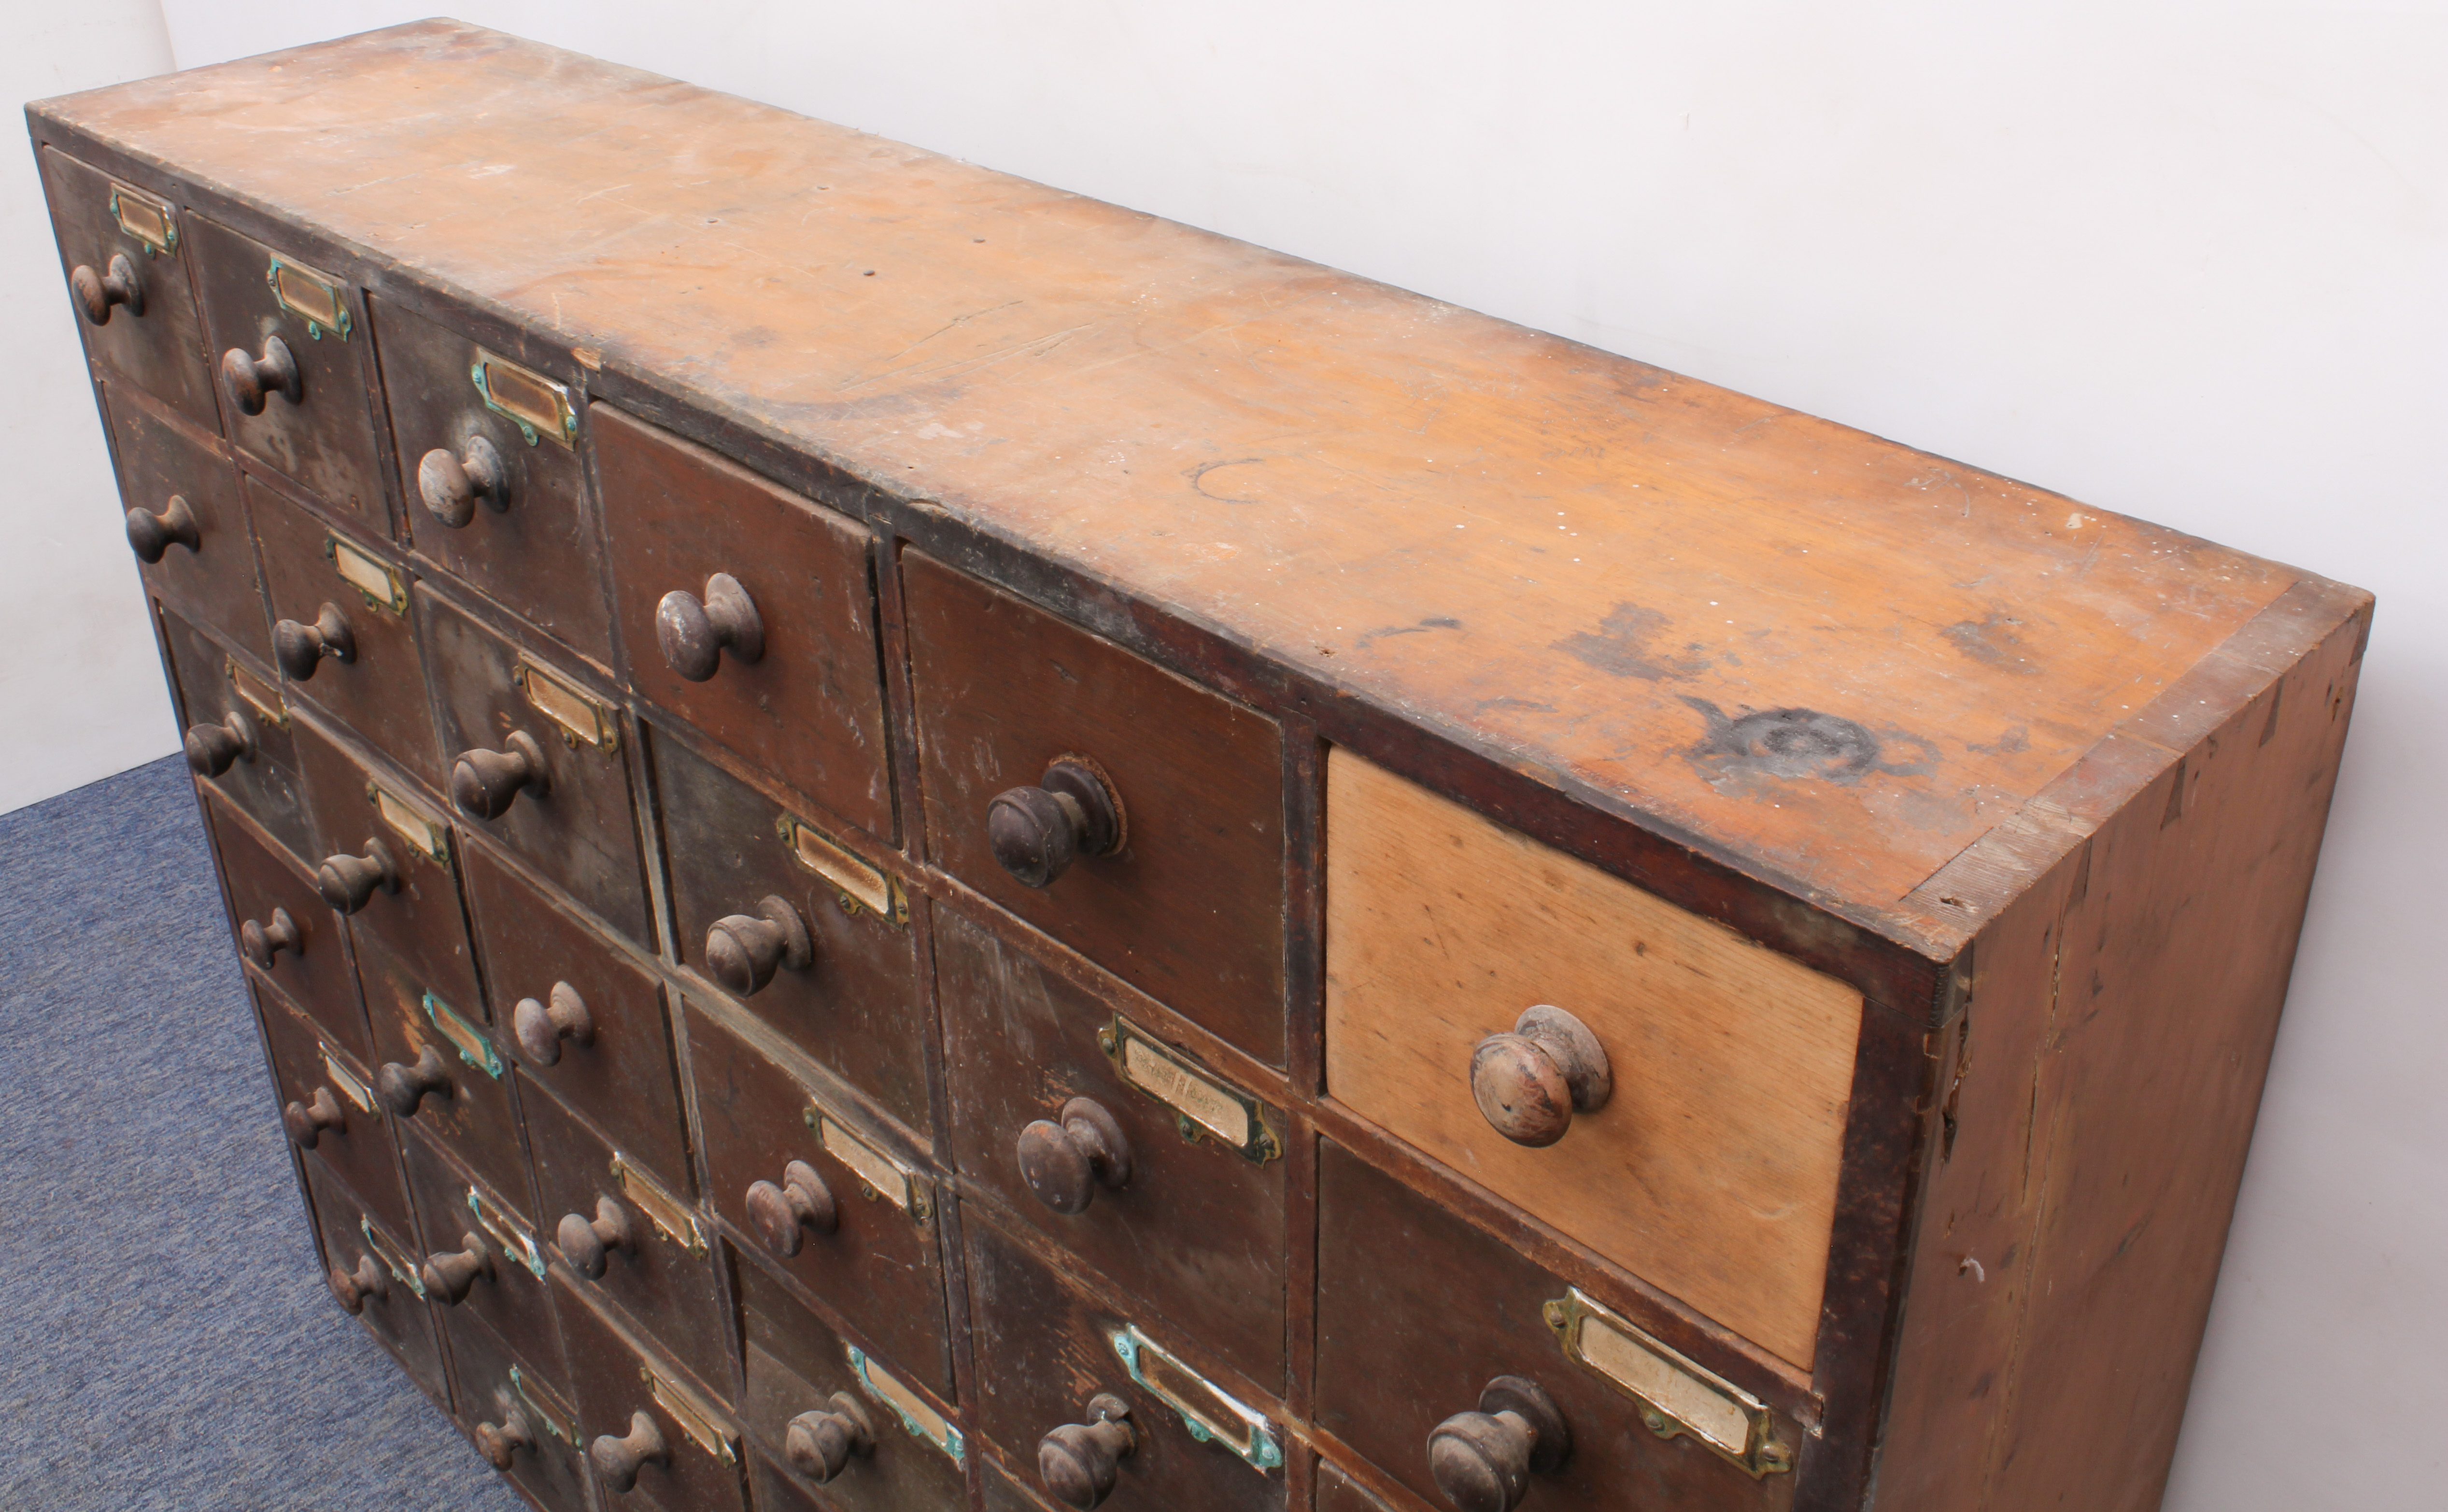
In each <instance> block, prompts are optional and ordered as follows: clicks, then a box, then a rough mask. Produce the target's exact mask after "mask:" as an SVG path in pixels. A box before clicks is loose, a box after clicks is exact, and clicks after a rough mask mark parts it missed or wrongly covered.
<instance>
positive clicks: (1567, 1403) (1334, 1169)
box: [1316, 1144, 1803, 1512]
mask: <svg viewBox="0 0 2448 1512" xmlns="http://www.w3.org/2000/svg"><path fill="white" fill-rule="evenodd" d="M1570 1292H1571V1289H1570V1288H1568V1287H1566V1286H1565V1285H1564V1283H1562V1282H1560V1281H1559V1280H1557V1279H1556V1278H1555V1277H1553V1276H1551V1275H1549V1274H1547V1273H1545V1272H1543V1271H1541V1270H1540V1269H1539V1268H1538V1267H1537V1266H1535V1265H1532V1264H1531V1263H1530V1262H1529V1261H1528V1260H1526V1259H1524V1258H1522V1257H1521V1256H1520V1254H1516V1253H1514V1252H1513V1251H1512V1250H1510V1249H1508V1248H1507V1247H1505V1246H1504V1245H1502V1244H1501V1243H1499V1242H1498V1241H1496V1240H1495V1239H1492V1238H1489V1237H1488V1236H1486V1235H1485V1234H1482V1233H1481V1232H1480V1231H1478V1230H1477V1229H1474V1228H1472V1227H1471V1226H1470V1225H1469V1224H1467V1223H1464V1222H1463V1221H1462V1219H1460V1218H1459V1217H1457V1216H1455V1215H1453V1214H1451V1213H1449V1212H1446V1211H1444V1210H1443V1209H1441V1208H1439V1207H1437V1206H1436V1205H1435V1204H1434V1203H1432V1202H1430V1201H1429V1200H1428V1199H1426V1198H1425V1197H1424V1196H1420V1195H1419V1194H1418V1193H1416V1192H1413V1191H1411V1190H1410V1189H1409V1188H1406V1187H1405V1186H1403V1185H1402V1184H1401V1183H1399V1182H1397V1181H1395V1180H1394V1179H1392V1178H1391V1177H1387V1176H1386V1175H1385V1174H1383V1173H1382V1172H1379V1171H1376V1170H1374V1169H1372V1168H1371V1167H1369V1166H1367V1164H1365V1163H1364V1162H1362V1161H1361V1160H1360V1159H1359V1158H1357V1157H1355V1156H1353V1155H1351V1154H1350V1153H1349V1152H1348V1151H1346V1150H1343V1149H1341V1148H1339V1147H1337V1146H1335V1145H1331V1144H1329V1145H1325V1146H1323V1147H1322V1149H1321V1152H1320V1163H1319V1173H1318V1297H1317V1330H1318V1341H1317V1382H1316V1393H1317V1397H1316V1400H1317V1407H1316V1411H1317V1426H1319V1427H1321V1428H1323V1429H1325V1430H1326V1431H1327V1432H1329V1433H1331V1434H1333V1435H1334V1436H1335V1437H1336V1438H1338V1439H1341V1440H1342V1441H1343V1442H1344V1443H1346V1444H1348V1445H1350V1446H1351V1447H1352V1448H1354V1449H1356V1450H1358V1451H1359V1452H1360V1453H1362V1454H1364V1455H1366V1456H1367V1458H1368V1459H1370V1460H1371V1461H1373V1462H1375V1464H1377V1466H1378V1467H1379V1468H1380V1469H1382V1470H1384V1471H1385V1472H1386V1473H1387V1475H1389V1476H1391V1477H1392V1478H1393V1479H1394V1480H1396V1481H1397V1482H1399V1483H1402V1484H1403V1485H1405V1486H1407V1487H1409V1488H1410V1489H1411V1490H1412V1491H1413V1492H1415V1493H1417V1494H1418V1495H1419V1496H1420V1497H1421V1498H1422V1499H1423V1500H1425V1501H1426V1502H1429V1503H1431V1504H1432V1505H1438V1506H1443V1505H1445V1504H1446V1501H1445V1498H1444V1495H1443V1494H1442V1493H1441V1492H1440V1491H1439V1489H1438V1487H1437V1484H1436V1482H1435V1480H1434V1478H1433V1477H1432V1476H1431V1475H1430V1473H1429V1468H1428V1453H1427V1445H1428V1436H1429V1434H1430V1433H1431V1432H1432V1431H1433V1430H1435V1429H1436V1428H1437V1426H1439V1425H1440V1424H1442V1423H1443V1422H1444V1421H1445V1420H1446V1419H1447V1418H1448V1417H1451V1416H1453V1415H1455V1414H1457V1413H1464V1412H1471V1411H1476V1410H1482V1406H1481V1394H1482V1391H1483V1390H1484V1389H1485V1388H1486V1387H1487V1385H1488V1383H1489V1382H1490V1381H1492V1380H1494V1379H1495V1378H1497V1377H1499V1376H1518V1377H1521V1378H1523V1379H1526V1380H1529V1381H1531V1382H1533V1383H1535V1384H1536V1385H1537V1386H1538V1387H1539V1388H1540V1389H1541V1390H1543V1391H1544V1392H1545V1393H1546V1394H1547V1395H1548V1397H1549V1398H1550V1399H1552V1401H1553V1402H1554V1404H1555V1406H1556V1407H1557V1408H1558V1409H1559V1411H1560V1413H1561V1415H1562V1417H1563V1420H1564V1426H1565V1428H1566V1430H1567V1432H1568V1433H1569V1436H1570V1452H1569V1454H1568V1455H1567V1456H1566V1458H1565V1459H1564V1461H1563V1463H1562V1464H1560V1465H1559V1466H1557V1467H1555V1468H1554V1469H1553V1470H1551V1471H1545V1472H1541V1473H1539V1474H1536V1475H1534V1476H1533V1477H1532V1478H1531V1486H1532V1490H1531V1493H1530V1499H1529V1500H1530V1504H1532V1505H1534V1506H1544V1507H1550V1508H1557V1509H1561V1508H1566V1507H1619V1506H1636V1507H1643V1508H1656V1509H1658V1512H1681V1509H1689V1512H1746V1509H1754V1508H1755V1509H1759V1512H1781V1509H1783V1508H1785V1507H1788V1506H1789V1505H1791V1503H1792V1500H1793V1487H1794V1477H1793V1476H1792V1475H1791V1474H1790V1473H1771V1474H1766V1475H1762V1476H1760V1477H1758V1478H1756V1479H1755V1478H1753V1477H1752V1476H1750V1474H1747V1473H1746V1472H1745V1471H1744V1470H1743V1469H1741V1468H1739V1467H1737V1466H1736V1465H1734V1464H1730V1463H1728V1461H1726V1460H1725V1459H1722V1458H1720V1457H1719V1456H1718V1455H1717V1454H1715V1453H1713V1452H1712V1451H1711V1450H1710V1449H1708V1448H1706V1447H1704V1446H1703V1445H1701V1444H1700V1443H1698V1442H1697V1441H1696V1440H1695V1439H1694V1438H1693V1436H1692V1435H1691V1434H1689V1433H1683V1434H1678V1435H1677V1436H1674V1437H1671V1438H1670V1437H1662V1436H1660V1435H1659V1434H1658V1433H1657V1432H1655V1431H1654V1430H1653V1429H1651V1428H1649V1427H1647V1426H1644V1424H1643V1407H1642V1405H1641V1403H1640V1402H1639V1401H1637V1400H1635V1398H1634V1397H1632V1396H1630V1395H1627V1394H1626V1393H1625V1392H1623V1391H1621V1390H1619V1389H1617V1388H1616V1387H1615V1386H1614V1385H1612V1384H1610V1383H1609V1381H1608V1380H1607V1379H1606V1378H1605V1377H1603V1376H1601V1375H1599V1374H1598V1373H1597V1371H1596V1370H1594V1369H1592V1368H1589V1367H1588V1366H1585V1365H1582V1364H1580V1363H1578V1362H1577V1361H1575V1360H1572V1359H1568V1358H1567V1357H1566V1355H1565V1353H1564V1351H1563V1349H1562V1346H1561V1345H1560V1344H1559V1339H1558V1336H1557V1334H1556V1333H1555V1332H1554V1331H1552V1330H1551V1328H1550V1326H1549V1324H1548V1322H1547V1321H1546V1312H1545V1309H1546V1306H1547V1304H1548V1303H1550V1302H1555V1301H1558V1300H1559V1299H1563V1298H1566V1297H1567V1296H1568V1295H1569V1294H1570ZM1775 1432H1776V1434H1777V1436H1778V1438H1779V1440H1780V1441H1781V1442H1782V1443H1783V1444H1784V1445H1788V1447H1791V1446H1796V1445H1800V1444H1801V1443H1802V1442H1803V1440H1802V1438H1801V1437H1800V1430H1799V1429H1798V1428H1797V1427H1796V1426H1794V1425H1793V1424H1791V1423H1788V1422H1783V1421H1781V1420H1780V1421H1778V1422H1777V1424H1776V1427H1775Z"/></svg>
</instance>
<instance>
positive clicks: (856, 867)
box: [774, 813, 909, 928]
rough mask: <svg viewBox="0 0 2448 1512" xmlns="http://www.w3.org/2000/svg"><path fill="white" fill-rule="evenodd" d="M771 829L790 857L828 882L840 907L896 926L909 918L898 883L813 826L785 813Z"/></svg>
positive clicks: (905, 901) (905, 896) (905, 898)
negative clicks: (787, 847)
mask: <svg viewBox="0 0 2448 1512" xmlns="http://www.w3.org/2000/svg"><path fill="white" fill-rule="evenodd" d="M774 833H775V834H778V835H780V836H781V837H782V843H783V844H784V845H786V846H789V847H790V848H791V856H792V859H794V860H795V861H797V862H798V863H799V865H801V866H803V867H806V868H807V869H808V870H809V871H813V872H814V873H815V874H816V875H818V876H820V877H822V878H824V879H825V880H826V881H827V882H828V883H831V884H832V890H833V892H834V895H835V896H836V898H837V899H838V900H839V902H840V903H841V906H842V911H844V912H846V913H849V914H852V915H856V914H857V913H858V912H860V911H861V910H862V909H864V910H865V911H867V912H869V913H872V914H874V915H875V916H876V917H878V918H880V919H882V920H884V921H885V922H886V923H888V924H890V925H893V926H895V927H896V928H897V927H899V926H902V925H906V924H908V922H909V898H908V894H906V893H904V892H903V891H902V890H901V885H900V884H899V883H897V882H895V881H893V880H892V878H890V877H889V876H887V875H885V873H884V872H882V871H878V870H877V869H875V868H874V867H871V866H870V865H868V864H867V863H866V862H865V861H862V860H860V859H859V858H858V857H857V856H855V855H852V854H851V852H849V851H848V850H846V849H845V848H843V847H842V846H840V845H838V844H836V843H834V842H833V841H832V839H831V838H829V837H828V836H826V835H825V834H824V833H822V832H821V831H819V830H817V829H816V828H815V826H813V825H812V824H809V823H808V822H807V821H805V820H803V819H794V818H793V817H792V816H791V815H789V814H787V813H785V814H781V815H779V816H778V817H776V818H775V821H774Z"/></svg>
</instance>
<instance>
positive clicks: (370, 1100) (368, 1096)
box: [323, 1050, 374, 1113]
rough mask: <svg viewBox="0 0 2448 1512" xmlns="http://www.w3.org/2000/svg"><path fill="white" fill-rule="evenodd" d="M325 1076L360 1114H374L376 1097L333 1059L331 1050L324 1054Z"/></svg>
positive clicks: (346, 1068) (347, 1069)
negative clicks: (354, 1105)
mask: <svg viewBox="0 0 2448 1512" xmlns="http://www.w3.org/2000/svg"><path fill="white" fill-rule="evenodd" d="M323 1075H324V1076H325V1077H326V1078H328V1079H329V1080H330V1081H331V1083H332V1085H334V1086H335V1087H337V1088H338V1089H339V1092H340V1096H342V1097H344V1098H346V1099H348V1100H349V1101H351V1102H353V1103H354V1104H356V1109H357V1111H358V1112H360V1113H372V1112H373V1110H374V1095H373V1093H372V1092H370V1091H368V1090H367V1089H366V1084H365V1083H364V1082H362V1081H358V1080H357V1079H356V1078H355V1077H354V1076H353V1075H351V1074H350V1071H349V1068H348V1067H347V1066H344V1065H342V1064H341V1063H340V1062H337V1061H335V1060H334V1059H332V1052H331V1051H329V1050H326V1051H324V1052H323Z"/></svg>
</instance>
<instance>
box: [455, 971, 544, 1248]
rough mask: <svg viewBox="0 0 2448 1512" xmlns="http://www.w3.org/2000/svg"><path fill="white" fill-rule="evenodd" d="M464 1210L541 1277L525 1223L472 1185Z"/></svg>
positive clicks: (537, 1246) (532, 1235) (494, 1240)
mask: <svg viewBox="0 0 2448 1512" xmlns="http://www.w3.org/2000/svg"><path fill="white" fill-rule="evenodd" d="M428 1001H429V1002H430V1001H431V1000H430V999H429V1000H428ZM468 1211H469V1212H470V1213H472V1214H474V1215H476V1227H478V1228H480V1229H482V1230H484V1231H485V1233H486V1234H488V1236H489V1237H490V1238H491V1239H492V1241H493V1242H494V1243H495V1244H498V1245H500V1246H501V1247H502V1253H503V1254H507V1255H508V1256H509V1257H510V1258H511V1259H513V1260H516V1261H518V1262H519V1264H521V1265H523V1266H526V1268H527V1271H528V1273H530V1274H532V1275H534V1277H535V1278H536V1279H537V1280H539V1281H541V1280H543V1279H544V1247H543V1246H542V1245H539V1244H538V1243H536V1237H535V1235H534V1234H530V1233H528V1232H527V1228H526V1225H525V1224H523V1223H521V1222H520V1221H519V1220H518V1219H516V1218H514V1217H512V1216H511V1215H509V1214H508V1213H507V1211H505V1210H504V1209H503V1207H502V1206H501V1204H499V1203H497V1202H495V1201H494V1200H493V1199H492V1198H491V1197H488V1196H486V1195H485V1194H484V1192H483V1191H482V1190H480V1189H478V1188H476V1187H469V1189H468Z"/></svg>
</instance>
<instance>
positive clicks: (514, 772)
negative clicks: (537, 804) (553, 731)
mask: <svg viewBox="0 0 2448 1512" xmlns="http://www.w3.org/2000/svg"><path fill="white" fill-rule="evenodd" d="M502 746H503V749H501V750H499V751H487V750H484V749H482V748H479V749H477V750H474V751H463V752H461V753H460V754H459V760H458V762H457V764H456V765H454V766H452V767H451V769H450V801H451V803H452V804H454V805H455V806H456V807H457V808H458V810H459V812H460V813H464V814H467V815H468V816H469V817H470V818H476V819H498V818H500V817H501V816H502V815H503V814H505V813H509V812H510V805H511V804H512V803H514V802H516V801H517V799H518V795H519V794H522V793H532V794H535V795H536V796H537V797H539V798H541V797H543V796H544V795H545V794H547V793H549V792H551V791H552V771H551V769H550V768H548V767H546V766H545V764H544V747H542V746H540V745H538V744H536V741H535V737H533V736H531V735H529V734H527V733H526V731H525V730H513V731H511V732H510V737H509V738H508V739H507V740H505V741H503V742H502Z"/></svg>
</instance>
